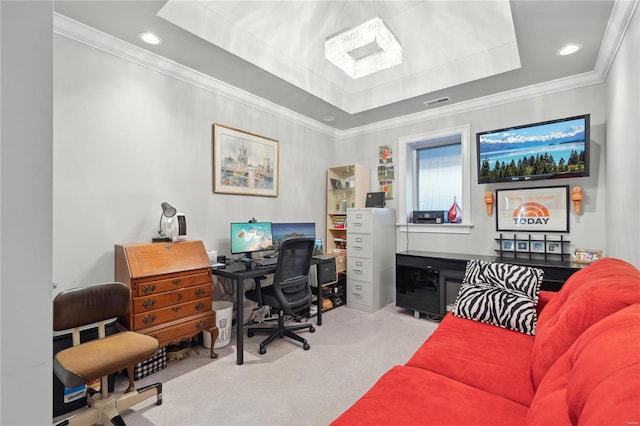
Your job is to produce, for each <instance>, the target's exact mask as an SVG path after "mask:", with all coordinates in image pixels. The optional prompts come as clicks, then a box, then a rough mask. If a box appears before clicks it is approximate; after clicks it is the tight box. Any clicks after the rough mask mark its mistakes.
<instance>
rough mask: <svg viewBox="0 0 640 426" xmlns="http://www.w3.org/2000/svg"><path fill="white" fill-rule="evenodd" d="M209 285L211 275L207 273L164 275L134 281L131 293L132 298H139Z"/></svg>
mask: <svg viewBox="0 0 640 426" xmlns="http://www.w3.org/2000/svg"><path fill="white" fill-rule="evenodd" d="M211 283H212V280H211V275H210V273H208V272H201V273H197V274H191V275H185V274H177V275H165V276H161V277H154V278H151V279H145V280H136V281H135V282H134V283H133V285H132V289H131V291H132V293H133V294H134V296H138V297H139V296H148V295H150V294H157V293H163V292H165V291H172V290H177V289H180V288H183V287H192V286H196V285H201V284H209V285H212V284H211Z"/></svg>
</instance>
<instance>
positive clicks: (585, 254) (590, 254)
mask: <svg viewBox="0 0 640 426" xmlns="http://www.w3.org/2000/svg"><path fill="white" fill-rule="evenodd" d="M600 258H602V250H590V249H576V251H575V252H574V253H573V255H572V256H571V262H573V263H593V262H595V261H596V260H598V259H600Z"/></svg>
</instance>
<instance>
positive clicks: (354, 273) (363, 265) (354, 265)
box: [347, 256, 372, 281]
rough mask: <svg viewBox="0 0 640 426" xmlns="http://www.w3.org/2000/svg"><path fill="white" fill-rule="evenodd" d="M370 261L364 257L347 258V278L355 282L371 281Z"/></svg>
mask: <svg viewBox="0 0 640 426" xmlns="http://www.w3.org/2000/svg"><path fill="white" fill-rule="evenodd" d="M371 270H372V265H371V259H367V258H364V257H353V256H349V257H348V258H347V276H348V277H350V278H353V279H356V280H361V281H371Z"/></svg>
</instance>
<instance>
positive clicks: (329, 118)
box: [322, 115, 336, 121]
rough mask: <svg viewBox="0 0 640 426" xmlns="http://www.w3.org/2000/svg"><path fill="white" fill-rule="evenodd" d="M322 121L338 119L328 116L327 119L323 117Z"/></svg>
mask: <svg viewBox="0 0 640 426" xmlns="http://www.w3.org/2000/svg"><path fill="white" fill-rule="evenodd" d="M322 119H323V120H324V121H333V120H335V119H336V118H335V117H334V116H332V115H327V116H326V117H322Z"/></svg>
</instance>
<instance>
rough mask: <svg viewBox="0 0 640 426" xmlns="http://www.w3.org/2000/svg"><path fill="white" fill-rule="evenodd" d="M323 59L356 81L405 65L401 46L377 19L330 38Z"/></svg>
mask: <svg viewBox="0 0 640 426" xmlns="http://www.w3.org/2000/svg"><path fill="white" fill-rule="evenodd" d="M324 56H325V57H326V58H327V59H328V60H329V61H331V63H332V64H334V65H335V66H337V67H338V68H340V69H341V70H342V71H344V72H345V74H347V75H348V76H349V77H351V78H353V79H356V78H360V77H364V76H365V75H369V74H372V73H374V72H378V71H382V70H384V69H387V68H391V67H392V66H394V65H399V64H401V63H402V46H400V43H399V42H398V39H396V37H395V36H394V35H393V33H392V32H391V30H389V28H387V26H386V25H385V24H384V22H382V19H380V18H379V17H375V18H373V19H370V20H368V21H367V22H365V23H363V24H360V25H358V26H355V27H351V28H347V29H345V30H342V31H341V32H339V33H336V34H333V35H331V36H329V37H327V38H326V39H325V41H324Z"/></svg>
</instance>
